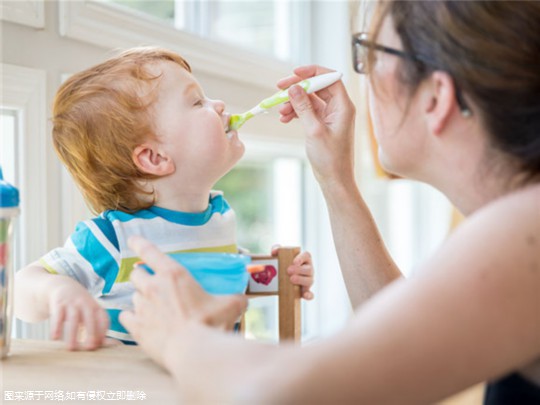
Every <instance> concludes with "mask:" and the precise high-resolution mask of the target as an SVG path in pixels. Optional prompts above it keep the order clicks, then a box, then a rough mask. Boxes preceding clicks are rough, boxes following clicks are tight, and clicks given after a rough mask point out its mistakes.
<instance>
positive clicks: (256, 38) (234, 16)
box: [98, 0, 292, 60]
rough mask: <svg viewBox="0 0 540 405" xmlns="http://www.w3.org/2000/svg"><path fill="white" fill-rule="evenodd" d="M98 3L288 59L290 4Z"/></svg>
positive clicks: (225, 0) (229, 0) (223, 0)
mask: <svg viewBox="0 0 540 405" xmlns="http://www.w3.org/2000/svg"><path fill="white" fill-rule="evenodd" d="M98 1H101V2H104V3H113V4H115V5H117V6H121V7H126V8H129V9H131V10H133V11H136V12H139V13H144V14H146V15H149V16H152V17H154V18H157V19H159V20H161V21H163V22H164V23H167V24H171V25H174V26H175V27H176V28H177V29H180V30H186V31H189V32H191V33H193V34H197V35H199V36H202V37H204V38H209V39H213V40H216V41H221V42H225V43H229V44H232V45H236V46H238V47H241V48H245V49H248V50H251V51H255V52H260V53H263V54H267V55H272V56H275V57H277V58H280V59H284V60H287V59H290V49H289V48H290V42H291V41H290V37H291V35H290V31H291V30H290V27H291V24H290V13H291V7H292V5H291V3H292V2H290V1H285V0H262V1H260V0H242V1H238V0H212V1H201V0H199V1H182V0H155V1H154V0H98Z"/></svg>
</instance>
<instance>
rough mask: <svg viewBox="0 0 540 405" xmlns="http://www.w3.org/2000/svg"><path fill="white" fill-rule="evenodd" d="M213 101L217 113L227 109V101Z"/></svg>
mask: <svg viewBox="0 0 540 405" xmlns="http://www.w3.org/2000/svg"><path fill="white" fill-rule="evenodd" d="M212 103H213V104H214V109H215V110H216V111H217V113H218V114H223V111H225V103H224V102H223V101H221V100H212Z"/></svg>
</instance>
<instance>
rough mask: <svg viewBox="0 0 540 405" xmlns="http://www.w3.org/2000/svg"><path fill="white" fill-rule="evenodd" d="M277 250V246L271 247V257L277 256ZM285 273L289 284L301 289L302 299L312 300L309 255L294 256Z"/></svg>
mask: <svg viewBox="0 0 540 405" xmlns="http://www.w3.org/2000/svg"><path fill="white" fill-rule="evenodd" d="M278 249H279V245H274V246H272V256H276V255H277V253H278ZM287 273H288V274H289V276H290V280H291V283H293V284H295V285H299V286H300V287H301V295H302V298H303V299H305V300H312V299H313V298H314V295H313V292H312V291H311V286H312V285H313V275H314V270H313V261H312V260H311V253H309V252H300V253H299V254H298V255H296V257H295V258H294V260H293V262H292V264H291V265H290V266H289V268H288V269H287Z"/></svg>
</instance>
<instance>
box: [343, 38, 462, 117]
mask: <svg viewBox="0 0 540 405" xmlns="http://www.w3.org/2000/svg"><path fill="white" fill-rule="evenodd" d="M370 49H375V50H377V51H381V52H385V53H388V54H391V55H395V56H398V57H400V58H403V59H408V60H410V61H413V62H415V63H418V64H420V65H427V66H432V67H436V64H435V62H434V61H432V60H430V59H429V58H427V57H425V56H423V55H418V54H412V53H408V52H404V51H401V50H399V49H395V48H390V47H388V46H384V45H380V44H377V43H375V42H373V41H370V40H369V39H368V34H367V33H366V32H359V33H356V34H353V36H352V52H353V55H352V57H353V59H352V60H353V68H354V71H355V72H356V73H360V74H366V73H367V71H366V66H367V56H368V52H369V50H370ZM456 101H457V103H458V105H459V109H460V111H461V115H463V116H464V117H469V116H470V115H471V110H470V108H469V107H468V106H467V104H466V103H465V100H464V99H463V94H462V93H461V90H460V89H459V87H458V86H457V85H456Z"/></svg>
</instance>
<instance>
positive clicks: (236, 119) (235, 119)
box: [229, 114, 246, 131]
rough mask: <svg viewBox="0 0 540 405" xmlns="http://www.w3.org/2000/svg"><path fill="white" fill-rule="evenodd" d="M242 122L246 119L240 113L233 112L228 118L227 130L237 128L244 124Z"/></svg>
mask: <svg viewBox="0 0 540 405" xmlns="http://www.w3.org/2000/svg"><path fill="white" fill-rule="evenodd" d="M244 122H246V119H245V117H244V116H243V115H241V114H233V115H231V118H230V120H229V130H231V131H233V130H237V129H238V128H240V127H241V126H242V125H244Z"/></svg>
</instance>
